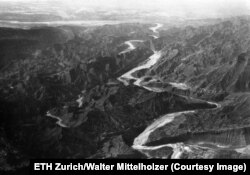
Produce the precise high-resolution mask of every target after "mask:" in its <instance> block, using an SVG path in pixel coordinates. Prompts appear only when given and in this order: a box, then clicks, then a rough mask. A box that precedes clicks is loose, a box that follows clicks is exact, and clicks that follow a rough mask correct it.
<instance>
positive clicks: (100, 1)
mask: <svg viewBox="0 0 250 175" xmlns="http://www.w3.org/2000/svg"><path fill="white" fill-rule="evenodd" d="M2 2H16V3H20V2H28V3H29V2H33V3H45V4H46V3H47V4H53V6H57V4H60V6H62V7H64V8H65V9H67V8H71V9H72V8H73V9H76V10H77V9H81V8H83V9H84V8H89V7H98V8H109V9H110V8H111V9H118V10H122V9H135V10H144V9H146V10H148V9H152V10H154V11H159V12H164V13H171V14H174V13H175V12H176V14H181V15H189V14H201V15H208V16H213V14H214V15H215V16H216V15H221V14H224V15H226V16H228V15H229V16H235V15H242V14H250V0H0V6H1V3H2ZM33 3H32V4H33Z"/></svg>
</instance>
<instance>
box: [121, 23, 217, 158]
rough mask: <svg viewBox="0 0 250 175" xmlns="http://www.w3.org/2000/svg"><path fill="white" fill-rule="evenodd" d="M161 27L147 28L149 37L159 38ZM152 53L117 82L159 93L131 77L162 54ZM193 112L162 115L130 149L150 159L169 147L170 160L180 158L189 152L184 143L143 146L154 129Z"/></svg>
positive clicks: (181, 85)
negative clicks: (152, 154) (151, 152)
mask: <svg viewBox="0 0 250 175" xmlns="http://www.w3.org/2000/svg"><path fill="white" fill-rule="evenodd" d="M162 26H163V25H162V24H156V26H155V27H151V28H149V29H150V30H152V31H153V33H154V34H153V35H151V36H153V37H154V38H155V39H157V38H159V32H158V31H157V30H158V29H159V28H160V27H162ZM127 42H128V43H130V44H132V43H131V42H130V41H127ZM130 47H131V48H133V49H135V47H134V46H130ZM125 51H126V50H125ZM152 51H153V50H152ZM153 52H154V54H153V55H152V56H150V57H149V58H148V59H147V60H146V62H145V63H144V64H142V65H139V66H138V67H135V68H133V69H132V70H130V71H128V72H127V73H125V74H123V75H122V76H120V77H119V78H118V80H119V81H121V82H122V83H123V84H124V85H125V86H127V85H129V82H130V80H135V81H134V83H133V84H134V85H136V86H140V87H142V88H145V89H147V90H149V91H153V92H158V93H159V92H161V91H159V89H158V88H154V87H146V86H142V85H141V82H142V81H143V77H142V78H137V77H134V76H133V73H134V72H136V71H139V70H142V69H149V68H150V67H152V66H153V65H154V64H156V63H157V61H158V60H159V59H160V58H161V56H162V52H161V51H153ZM169 84H170V85H172V86H173V87H176V88H179V89H182V90H186V89H189V87H188V86H187V85H186V84H185V83H175V82H170V83H169ZM207 103H209V104H211V105H216V108H220V107H221V106H220V104H217V103H214V102H207ZM195 112H196V111H195V110H189V111H183V112H175V113H170V114H166V115H163V116H162V117H160V118H158V119H157V120H155V121H154V122H153V123H152V124H150V125H149V126H148V127H147V128H146V129H145V130H144V131H143V132H142V133H141V134H140V135H139V136H137V137H136V138H135V139H134V143H133V146H132V147H133V148H134V149H135V150H138V151H140V152H141V153H143V154H145V155H146V156H148V157H149V158H150V157H151V156H150V154H149V152H150V151H155V150H159V149H162V148H165V147H170V148H172V149H173V154H172V155H171V158H173V159H178V158H180V156H181V155H182V153H183V152H185V151H187V152H188V151H190V148H189V147H188V146H186V145H184V143H175V144H164V145H158V146H145V143H146V142H147V140H148V137H149V135H150V134H151V133H152V132H154V131H155V130H156V129H158V128H161V127H163V126H165V125H166V124H168V123H171V122H172V121H173V120H174V119H175V118H176V117H178V116H180V115H182V114H189V113H195ZM161 158H164V157H161Z"/></svg>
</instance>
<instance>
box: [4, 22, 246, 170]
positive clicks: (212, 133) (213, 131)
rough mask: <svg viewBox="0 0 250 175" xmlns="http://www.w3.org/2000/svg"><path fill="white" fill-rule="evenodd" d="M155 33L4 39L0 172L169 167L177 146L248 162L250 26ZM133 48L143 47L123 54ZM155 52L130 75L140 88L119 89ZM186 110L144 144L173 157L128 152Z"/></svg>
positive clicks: (103, 30) (99, 31)
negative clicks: (139, 162)
mask: <svg viewBox="0 0 250 175" xmlns="http://www.w3.org/2000/svg"><path fill="white" fill-rule="evenodd" d="M165 25H166V24H165ZM150 27H152V24H119V25H104V26H96V27H80V26H78V27H76V26H75V27H72V26H60V27H56V28H43V29H40V28H39V29H37V28H35V29H30V30H22V29H6V28H5V29H1V30H2V31H5V32H2V34H1V35H0V42H2V43H3V44H2V46H1V50H2V51H1V53H0V54H1V71H0V76H1V79H0V96H1V98H0V100H1V103H0V115H1V125H0V126H1V127H0V128H1V131H3V132H1V133H2V135H1V145H0V149H1V154H0V159H1V161H0V167H1V169H4V170H9V169H10V170H15V169H19V168H22V167H25V166H27V160H28V158H50V157H51V158H146V156H148V157H160V158H169V157H173V154H175V152H176V150H175V149H173V145H174V146H175V147H176V149H181V150H182V155H181V158H224V157H225V158H229V157H233V158H242V157H248V156H249V155H248V150H249V139H248V138H249V135H248V133H249V132H248V130H249V126H248V125H249V121H248V120H249V115H248V113H249V111H248V110H249V107H248V106H249V102H250V101H249V94H248V91H249V71H248V70H249V69H248V68H249V61H248V60H249V41H250V38H249V37H248V36H250V35H249V32H250V30H249V19H248V18H247V17H242V18H235V19H230V20H226V21H224V22H220V23H217V24H213V25H205V26H195V25H194V26H188V27H185V28H182V27H179V28H176V27H172V28H171V26H168V27H165V28H164V27H163V28H162V29H161V30H160V31H159V38H155V39H154V38H152V36H150V35H153V34H154V33H153V32H152V31H151V30H150V29H149V28H150ZM129 40H142V41H143V42H137V43H135V45H134V46H135V49H134V50H131V51H130V52H126V53H124V54H119V53H121V52H122V51H124V50H126V49H127V47H128V45H126V43H125V42H126V41H129ZM6 43H8V44H6ZM19 43H25V44H19ZM152 46H153V47H154V49H155V50H160V51H161V52H162V55H161V57H160V59H159V60H158V61H157V62H156V64H154V65H153V66H152V67H150V68H149V69H143V70H139V71H136V72H134V73H133V76H134V77H137V78H142V79H141V80H142V82H141V83H140V86H144V88H142V87H138V86H135V85H133V82H132V80H131V82H130V85H128V86H124V85H123V83H121V82H119V81H118V80H117V78H118V77H120V76H121V75H123V74H124V73H126V72H127V71H129V70H131V69H132V68H134V67H136V66H137V65H138V64H142V63H143V62H145V60H146V59H147V58H149V57H150V56H151V55H152V54H153V51H152V50H153V49H152ZM145 87H148V88H149V89H153V91H148V90H147V89H145ZM208 101H216V102H217V103H210V102H208ZM216 104H219V105H216ZM219 106H220V107H219ZM190 110H191V111H194V112H192V113H179V114H180V115H178V116H177V117H175V118H173V120H172V121H171V122H169V123H166V124H165V125H163V126H161V127H159V128H156V129H155V130H153V132H151V133H150V134H149V136H148V137H147V140H145V143H144V146H151V147H153V146H159V145H170V144H171V145H172V147H169V146H163V147H160V148H159V149H153V150H144V151H142V152H138V151H137V150H135V149H133V148H132V145H133V143H134V139H135V138H136V137H138V136H139V135H140V134H141V133H143V132H144V131H145V129H146V128H147V126H150V125H151V124H152V122H153V121H155V122H157V121H158V119H159V118H160V117H161V116H166V114H171V113H175V112H183V111H190ZM163 118H164V117H163ZM187 145H188V147H189V149H186V147H187ZM10 156H11V157H12V159H9V157H10Z"/></svg>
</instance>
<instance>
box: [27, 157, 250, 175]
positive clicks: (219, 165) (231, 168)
mask: <svg viewBox="0 0 250 175" xmlns="http://www.w3.org/2000/svg"><path fill="white" fill-rule="evenodd" d="M248 168H250V163H249V160H246V159H240V160H229V159H225V160H219V159H211V160H197V159H196V160H160V159H147V160H142V159H141V160H135V159H132V160H128V159H124V160H122V159H117V160H115V159H102V160H100V159H99V160H91V159H36V160H31V162H30V174H34V175H35V174H46V175H47V174H84V173H86V172H88V173H96V171H108V172H109V173H112V172H113V173H115V174H117V173H118V172H119V171H122V172H126V173H129V172H131V173H132V172H133V171H141V172H142V171H150V173H154V172H155V173H157V174H159V173H166V172H168V173H172V174H179V173H185V174H193V173H194V172H197V173H208V174H218V173H227V174H249V172H250V171H249V170H248Z"/></svg>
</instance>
